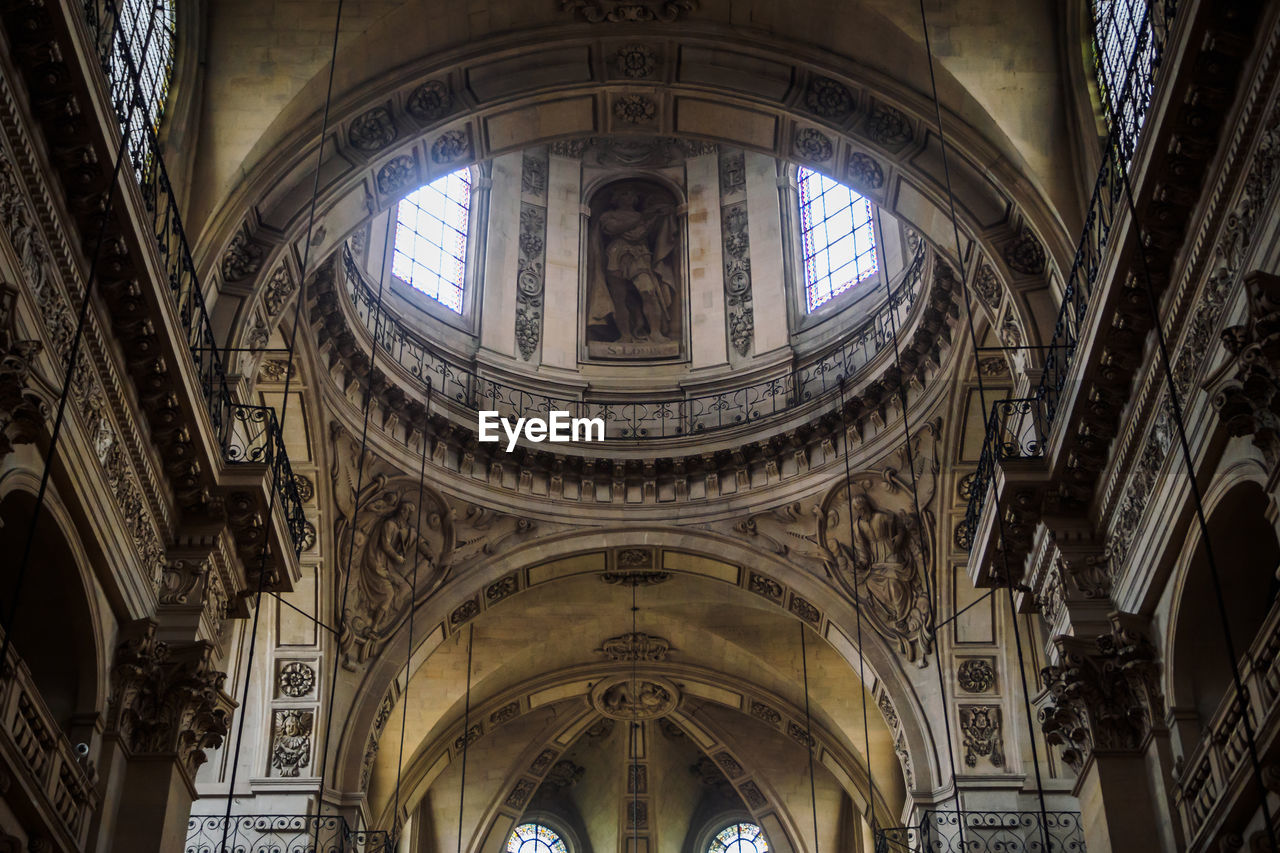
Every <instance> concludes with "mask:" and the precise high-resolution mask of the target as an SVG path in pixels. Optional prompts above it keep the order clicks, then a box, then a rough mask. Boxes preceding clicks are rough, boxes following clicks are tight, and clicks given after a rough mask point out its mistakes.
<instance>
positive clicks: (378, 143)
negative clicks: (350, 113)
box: [347, 107, 399, 153]
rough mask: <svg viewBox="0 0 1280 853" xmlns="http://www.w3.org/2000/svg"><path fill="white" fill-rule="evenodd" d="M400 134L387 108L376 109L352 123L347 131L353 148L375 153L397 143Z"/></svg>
mask: <svg viewBox="0 0 1280 853" xmlns="http://www.w3.org/2000/svg"><path fill="white" fill-rule="evenodd" d="M398 135H399V132H398V131H397V130H396V123H395V121H393V120H392V118H391V112H390V111H389V110H388V109H387V108H386V107H374V108H373V109H371V110H369V111H368V112H367V113H364V114H363V115H359V116H357V117H356V118H355V120H353V121H352V122H351V127H349V128H348V129H347V140H348V141H349V142H350V143H351V147H353V148H355V149H357V150H359V151H364V152H367V153H373V152H375V151H381V150H382V149H383V148H386V147H387V146H388V145H390V144H391V143H393V142H395V141H396V137H397V136H398Z"/></svg>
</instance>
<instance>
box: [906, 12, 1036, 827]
mask: <svg viewBox="0 0 1280 853" xmlns="http://www.w3.org/2000/svg"><path fill="white" fill-rule="evenodd" d="M919 6H920V27H921V30H922V32H923V34H924V46H925V53H926V55H927V57H928V67H929V88H930V92H931V94H932V97H933V112H934V118H935V120H936V121H937V124H938V142H939V147H940V151H941V154H942V173H943V178H944V182H945V185H946V190H947V207H948V211H949V212H950V214H951V233H952V236H953V237H954V239H955V243H956V260H957V262H958V263H959V264H960V295H961V298H962V299H963V301H964V313H965V319H966V323H967V326H968V331H969V342H970V346H971V347H972V348H973V360H974V367H975V368H976V369H975V370H974V373H975V374H976V376H977V383H978V399H979V402H980V405H981V406H982V412H983V426H984V441H985V427H986V426H987V424H986V418H987V402H986V388H985V385H984V383H983V380H982V370H981V368H980V366H979V364H978V335H977V332H976V330H975V329H974V324H973V300H972V299H971V297H970V293H969V275H968V270H967V269H966V268H965V261H964V251H963V248H962V244H961V242H960V224H959V218H958V216H957V214H956V199H955V191H954V189H953V187H952V183H951V166H950V160H949V157H948V154H947V136H946V131H945V130H944V129H943V126H942V102H941V101H940V100H939V98H938V80H937V75H936V74H935V72H934V67H933V64H934V63H933V45H932V43H931V42H930V39H929V18H928V15H927V14H926V12H925V7H924V0H919ZM996 523H997V525H998V526H999V533H1000V542H1001V543H1002V544H1003V543H1004V542H1007V541H1008V539H1007V538H1006V537H1005V531H1004V518H1003V516H1002V515H1001V514H1000V513H999V512H996ZM1000 553H1001V557H1002V560H1003V562H1004V581H1005V583H1006V585H1007V589H1008V593H1009V616H1010V622H1011V623H1012V626H1013V638H1014V646H1015V648H1016V649H1017V658H1018V675H1019V678H1020V681H1021V684H1022V703H1023V711H1024V713H1025V716H1026V721H1027V738H1028V740H1030V742H1031V763H1032V767H1033V769H1034V771H1035V780H1036V797H1037V800H1038V803H1039V806H1040V834H1041V840H1042V842H1043V844H1044V849H1045V850H1051V849H1052V846H1051V844H1050V841H1049V812H1048V808H1047V806H1046V804H1045V799H1044V780H1043V778H1042V777H1041V773H1040V749H1039V747H1038V746H1037V744H1036V726H1035V716H1034V714H1032V712H1031V690H1030V686H1029V685H1028V683H1027V666H1026V661H1025V659H1024V656H1023V651H1022V633H1021V631H1020V630H1019V628H1018V612H1017V605H1016V603H1015V602H1014V598H1013V585H1014V581H1013V574H1012V572H1011V571H1010V570H1009V555H1008V553H1007V552H1006V551H1005V550H1004V549H1003V547H1001V551H1000Z"/></svg>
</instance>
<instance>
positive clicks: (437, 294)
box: [391, 168, 471, 314]
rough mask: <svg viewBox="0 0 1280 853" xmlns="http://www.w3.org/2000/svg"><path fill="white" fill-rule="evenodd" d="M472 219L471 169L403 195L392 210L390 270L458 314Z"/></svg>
mask: <svg viewBox="0 0 1280 853" xmlns="http://www.w3.org/2000/svg"><path fill="white" fill-rule="evenodd" d="M470 217H471V170H470V169H469V168H467V169H459V170H458V171H456V172H452V173H450V174H448V175H445V176H444V177H442V178H437V179H436V180H434V181H432V182H431V183H429V184H427V185H426V186H424V187H422V188H420V189H418V190H415V191H414V192H412V193H410V194H409V195H407V196H405V198H404V200H403V201H401V202H400V206H399V208H398V209H397V211H396V238H395V252H394V254H393V255H392V259H391V271H392V272H393V273H394V274H395V275H396V276H397V277H399V278H400V279H401V280H402V281H404V282H406V283H408V284H410V285H412V286H413V287H414V288H415V289H416V290H420V291H422V292H423V293H425V294H426V295H427V296H430V297H431V298H432V299H434V300H436V301H437V302H439V303H440V304H441V305H443V306H445V307H446V308H448V309H449V310H451V311H453V312H455V313H457V314H461V313H462V285H463V280H464V276H465V274H466V269H467V230H468V225H469V223H470Z"/></svg>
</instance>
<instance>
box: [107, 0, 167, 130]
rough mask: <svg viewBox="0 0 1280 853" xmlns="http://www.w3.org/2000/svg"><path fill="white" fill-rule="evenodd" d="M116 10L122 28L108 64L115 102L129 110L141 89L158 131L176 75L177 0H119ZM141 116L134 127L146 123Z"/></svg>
mask: <svg viewBox="0 0 1280 853" xmlns="http://www.w3.org/2000/svg"><path fill="white" fill-rule="evenodd" d="M116 9H117V10H118V15H119V17H118V20H117V25H118V30H117V33H116V37H115V40H114V49H113V50H112V52H111V58H110V61H109V63H108V73H109V76H110V78H111V80H110V83H111V90H112V101H113V102H114V103H116V104H118V105H123V106H124V108H125V109H126V111H127V109H128V104H130V103H132V101H133V98H134V96H135V93H136V92H138V91H140V92H141V96H142V103H141V107H140V108H141V109H142V110H143V111H144V117H145V119H146V124H147V125H148V126H150V127H151V129H152V130H158V129H159V128H160V120H161V118H162V117H163V116H164V106H165V101H166V100H167V99H168V96H169V81H170V79H171V78H172V76H173V0H116ZM135 74H136V75H137V84H138V89H135V88H134V75H135ZM135 109H137V108H135ZM126 114H127V113H126ZM122 117H123V116H122ZM138 118H139V117H138V116H137V115H136V114H135V115H134V118H133V122H132V124H133V127H134V128H138V127H141V126H142V123H141V122H139V120H138Z"/></svg>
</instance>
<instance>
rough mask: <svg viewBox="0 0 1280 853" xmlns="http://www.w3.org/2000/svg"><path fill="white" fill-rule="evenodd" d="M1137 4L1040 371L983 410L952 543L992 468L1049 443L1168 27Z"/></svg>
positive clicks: (966, 540)
mask: <svg viewBox="0 0 1280 853" xmlns="http://www.w3.org/2000/svg"><path fill="white" fill-rule="evenodd" d="M1142 6H1143V10H1144V11H1143V12H1142V16H1141V19H1140V21H1139V23H1138V24H1137V25H1136V35H1135V38H1134V42H1133V44H1134V47H1133V53H1132V55H1131V57H1130V59H1129V63H1128V66H1127V70H1126V74H1125V79H1124V81H1123V82H1118V83H1117V84H1114V85H1109V86H1107V87H1106V89H1107V93H1108V97H1107V98H1106V100H1107V110H1108V115H1109V116H1114V117H1116V119H1115V120H1114V121H1113V122H1112V128H1111V133H1110V134H1109V136H1108V138H1107V144H1106V147H1105V149H1104V151H1103V162H1102V167H1101V169H1099V171H1098V178H1097V180H1096V181H1095V182H1094V186H1093V193H1092V195H1091V196H1090V198H1089V208H1088V212H1087V214H1086V216H1085V222H1084V229H1083V231H1082V233H1081V235H1080V241H1079V242H1078V243H1077V244H1076V254H1075V258H1074V259H1073V260H1072V263H1071V270H1070V271H1069V272H1068V273H1067V277H1066V281H1065V283H1064V287H1063V292H1062V303H1061V305H1060V306H1059V308H1058V318H1057V321H1056V322H1055V324H1054V328H1053V336H1052V338H1051V339H1050V340H1049V344H1048V346H1046V347H1045V348H1044V353H1045V357H1044V371H1043V373H1042V374H1041V377H1040V382H1039V384H1038V385H1037V386H1036V387H1035V388H1034V389H1033V390H1032V392H1031V394H1030V395H1028V396H1026V397H1019V398H1009V399H1002V400H997V401H996V402H995V403H994V404H993V405H992V407H991V411H990V414H989V416H988V418H987V421H986V431H985V435H984V437H983V442H982V454H981V456H980V457H979V460H978V468H977V471H976V472H975V475H974V479H973V485H972V488H971V490H970V492H969V501H968V504H967V506H966V508H965V517H964V520H963V521H962V522H961V523H960V524H961V526H960V529H959V530H958V531H957V533H956V541H957V542H958V543H961V544H962V545H963V546H964V547H968V546H969V545H971V544H972V542H973V538H974V536H975V535H976V534H977V531H978V525H979V524H980V522H981V520H982V510H983V508H984V506H985V505H986V500H987V490H988V487H989V486H990V485H991V481H992V478H993V477H994V476H995V469H996V465H997V464H999V463H1000V462H1002V461H1005V460H1008V459H1026V458H1034V457H1038V456H1043V455H1044V454H1045V452H1046V448H1047V447H1048V444H1049V433H1050V431H1051V430H1052V428H1053V424H1054V420H1055V418H1056V417H1057V414H1058V410H1059V404H1060V402H1061V400H1062V395H1063V391H1064V389H1065V388H1066V386H1067V379H1068V377H1069V376H1070V374H1071V367H1072V365H1073V364H1074V362H1075V356H1076V351H1077V349H1078V347H1079V344H1080V336H1081V333H1082V331H1083V330H1084V328H1085V319H1086V317H1087V315H1088V312H1089V305H1090V300H1091V298H1092V296H1093V295H1094V292H1095V289H1096V287H1095V286H1096V284H1097V281H1098V275H1099V273H1100V272H1101V270H1102V265H1103V263H1104V261H1105V259H1106V255H1107V248H1108V246H1109V245H1110V241H1111V232H1112V230H1113V226H1114V224H1115V220H1116V215H1117V213H1119V212H1120V209H1121V204H1122V203H1123V202H1124V198H1125V181H1126V180H1127V179H1128V169H1129V163H1130V160H1131V159H1132V157H1133V153H1134V151H1135V150H1136V148H1137V134H1138V132H1139V131H1140V129H1141V125H1142V119H1143V117H1144V116H1145V113H1146V109H1147V106H1148V105H1149V104H1150V100H1151V92H1152V90H1153V87H1154V85H1155V75H1156V71H1157V69H1158V67H1159V65H1160V57H1161V55H1162V53H1163V49H1164V42H1165V37H1166V36H1167V33H1168V31H1169V28H1170V27H1171V26H1172V24H1173V15H1174V11H1175V8H1176V7H1175V4H1174V3H1165V4H1163V5H1162V6H1161V7H1160V8H1161V9H1162V10H1163V16H1162V17H1163V21H1162V22H1161V26H1160V27H1154V26H1152V23H1151V18H1150V11H1149V7H1148V6H1147V4H1142ZM1110 93H1115V95H1116V96H1117V97H1125V98H1137V99H1141V103H1139V104H1137V105H1136V106H1134V107H1133V108H1132V109H1131V108H1130V105H1127V102H1116V103H1112V102H1111V94H1110ZM1138 107H1140V109H1138Z"/></svg>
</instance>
